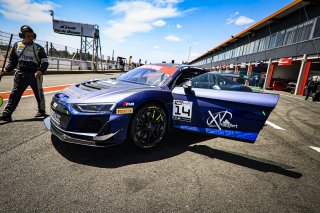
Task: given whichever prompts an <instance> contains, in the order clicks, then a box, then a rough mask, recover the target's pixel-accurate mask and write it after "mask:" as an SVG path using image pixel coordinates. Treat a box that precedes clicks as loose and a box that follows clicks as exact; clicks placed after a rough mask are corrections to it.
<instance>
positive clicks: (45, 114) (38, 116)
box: [34, 112, 47, 118]
mask: <svg viewBox="0 0 320 213" xmlns="http://www.w3.org/2000/svg"><path fill="white" fill-rule="evenodd" d="M46 116H47V113H46V112H38V113H37V114H36V115H35V116H34V117H35V118H40V117H46Z"/></svg>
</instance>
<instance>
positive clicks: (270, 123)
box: [266, 121, 285, 130]
mask: <svg viewBox="0 0 320 213" xmlns="http://www.w3.org/2000/svg"><path fill="white" fill-rule="evenodd" d="M266 124H267V125H268V126H271V127H272V128H274V129H279V130H285V129H284V128H282V127H280V126H278V125H276V124H274V123H272V122H270V121H266Z"/></svg>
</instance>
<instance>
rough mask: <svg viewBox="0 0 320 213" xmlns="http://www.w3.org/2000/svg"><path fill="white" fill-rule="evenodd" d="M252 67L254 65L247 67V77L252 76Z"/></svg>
mask: <svg viewBox="0 0 320 213" xmlns="http://www.w3.org/2000/svg"><path fill="white" fill-rule="evenodd" d="M253 66H254V65H250V67H249V76H252V71H253Z"/></svg>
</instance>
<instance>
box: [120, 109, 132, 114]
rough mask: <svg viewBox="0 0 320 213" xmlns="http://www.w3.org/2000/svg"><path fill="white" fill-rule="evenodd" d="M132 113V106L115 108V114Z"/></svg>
mask: <svg viewBox="0 0 320 213" xmlns="http://www.w3.org/2000/svg"><path fill="white" fill-rule="evenodd" d="M131 113H133V108H117V110H116V114H131Z"/></svg>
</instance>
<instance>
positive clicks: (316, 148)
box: [309, 146, 320, 152]
mask: <svg viewBox="0 0 320 213" xmlns="http://www.w3.org/2000/svg"><path fill="white" fill-rule="evenodd" d="M309 147H310V148H311V149H314V150H316V151H317V152H320V148H319V147H315V146H309Z"/></svg>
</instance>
